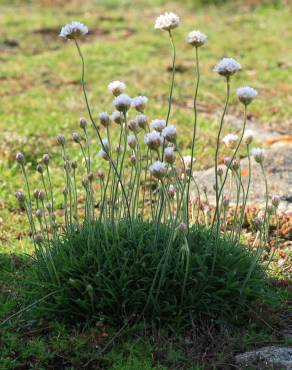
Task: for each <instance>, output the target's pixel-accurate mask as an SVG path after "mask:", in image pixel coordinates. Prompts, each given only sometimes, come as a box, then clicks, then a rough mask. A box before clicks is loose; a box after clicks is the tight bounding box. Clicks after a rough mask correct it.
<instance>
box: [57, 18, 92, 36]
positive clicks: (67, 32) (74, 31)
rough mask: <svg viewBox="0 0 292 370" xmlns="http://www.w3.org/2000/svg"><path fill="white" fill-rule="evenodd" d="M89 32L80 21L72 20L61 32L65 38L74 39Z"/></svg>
mask: <svg viewBox="0 0 292 370" xmlns="http://www.w3.org/2000/svg"><path fill="white" fill-rule="evenodd" d="M87 33H88V28H87V27H86V26H84V24H82V23H80V22H71V23H68V24H66V25H65V26H63V27H62V29H61V32H60V34H59V36H60V37H63V38H64V39H68V40H73V39H78V38H79V37H81V36H84V35H86V34H87Z"/></svg>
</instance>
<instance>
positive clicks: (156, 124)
mask: <svg viewBox="0 0 292 370" xmlns="http://www.w3.org/2000/svg"><path fill="white" fill-rule="evenodd" d="M165 126H166V122H165V121H164V120H163V119H154V120H153V121H151V123H150V127H151V128H152V130H155V131H158V132H162V130H163V129H164V127H165Z"/></svg>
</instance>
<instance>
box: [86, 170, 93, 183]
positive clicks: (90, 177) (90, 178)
mask: <svg viewBox="0 0 292 370" xmlns="http://www.w3.org/2000/svg"><path fill="white" fill-rule="evenodd" d="M87 178H88V181H89V182H92V181H93V180H94V174H93V172H92V171H90V172H89V174H88V175H87Z"/></svg>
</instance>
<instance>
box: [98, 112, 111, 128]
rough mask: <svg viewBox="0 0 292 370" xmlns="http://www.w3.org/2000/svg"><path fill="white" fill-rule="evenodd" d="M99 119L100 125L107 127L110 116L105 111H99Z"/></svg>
mask: <svg viewBox="0 0 292 370" xmlns="http://www.w3.org/2000/svg"><path fill="white" fill-rule="evenodd" d="M98 117H99V121H100V123H101V125H102V126H104V127H108V126H109V124H110V122H111V121H110V116H109V115H108V114H107V112H100V113H99V115H98Z"/></svg>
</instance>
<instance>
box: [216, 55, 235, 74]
mask: <svg viewBox="0 0 292 370" xmlns="http://www.w3.org/2000/svg"><path fill="white" fill-rule="evenodd" d="M240 69H241V65H240V64H239V63H238V62H237V61H236V60H235V59H233V58H223V59H221V60H220V62H219V63H218V64H217V65H216V66H215V67H214V69H213V71H214V72H217V73H219V75H221V76H225V77H230V76H232V75H233V74H234V73H235V72H237V71H239V70H240Z"/></svg>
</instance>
